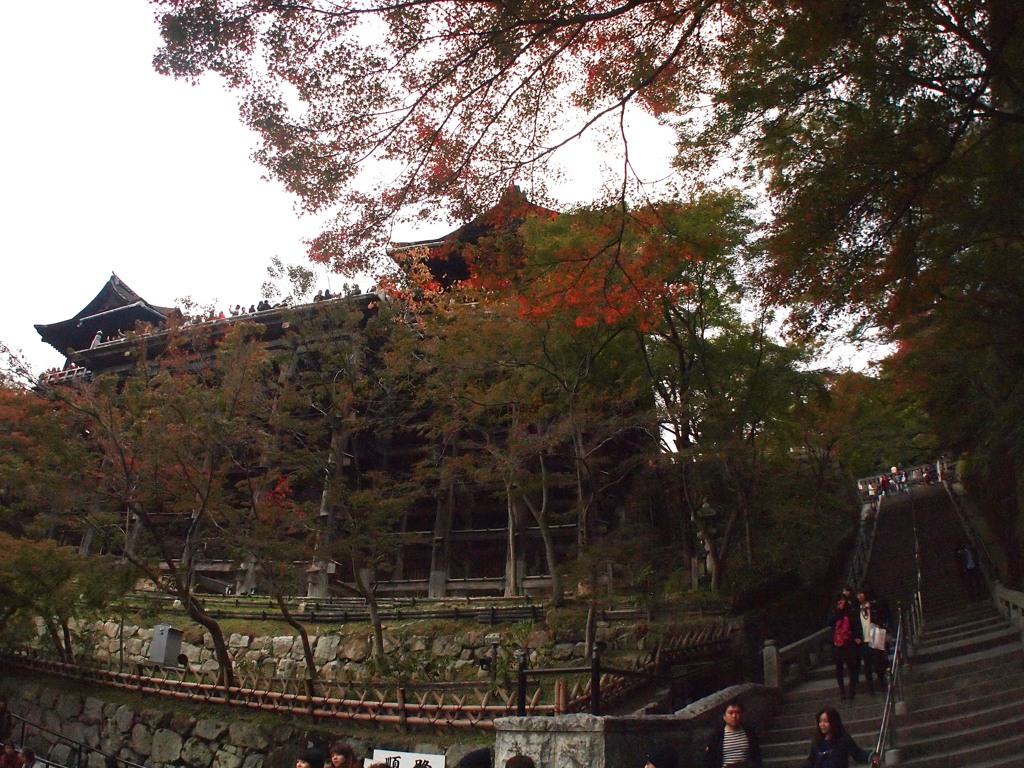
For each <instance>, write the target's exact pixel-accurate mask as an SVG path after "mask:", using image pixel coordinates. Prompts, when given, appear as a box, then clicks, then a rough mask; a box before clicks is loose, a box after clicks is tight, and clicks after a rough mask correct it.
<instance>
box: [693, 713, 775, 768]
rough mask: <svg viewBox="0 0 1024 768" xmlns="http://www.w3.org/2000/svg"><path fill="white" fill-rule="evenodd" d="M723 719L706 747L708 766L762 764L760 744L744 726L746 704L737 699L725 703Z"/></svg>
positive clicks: (728, 767)
mask: <svg viewBox="0 0 1024 768" xmlns="http://www.w3.org/2000/svg"><path fill="white" fill-rule="evenodd" d="M722 722H723V725H722V727H721V728H716V729H715V732H714V734H712V736H711V739H710V741H708V745H707V747H706V748H705V750H704V765H705V766H706V768H761V766H762V762H761V745H760V744H759V743H758V740H757V736H756V735H755V734H754V733H753V731H749V730H747V729H746V728H745V727H744V726H743V704H741V703H740V701H739V700H738V699H733V700H732V701H730V702H729V703H728V704H727V705H726V707H725V713H724V714H723V715H722Z"/></svg>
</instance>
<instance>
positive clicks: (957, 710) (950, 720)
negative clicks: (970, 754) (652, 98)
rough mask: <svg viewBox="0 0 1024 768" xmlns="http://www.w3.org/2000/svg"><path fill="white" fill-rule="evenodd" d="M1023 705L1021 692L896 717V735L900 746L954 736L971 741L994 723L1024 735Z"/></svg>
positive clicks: (1023, 697)
mask: <svg viewBox="0 0 1024 768" xmlns="http://www.w3.org/2000/svg"><path fill="white" fill-rule="evenodd" d="M1022 703H1024V692H1018V694H1017V695H1016V696H1015V697H1006V696H995V697H984V698H983V699H976V700H970V701H963V702H958V703H956V704H949V705H944V706H941V707H931V708H929V709H923V710H915V711H913V712H911V713H908V714H906V715H898V716H897V717H896V733H897V735H898V736H899V740H900V742H901V743H917V742H920V741H927V740H932V739H936V738H941V737H943V736H946V735H954V734H959V735H967V736H970V737H971V738H972V739H973V738H974V737H975V735H976V734H978V733H979V732H980V730H982V729H984V728H987V727H989V726H991V725H992V724H994V723H1004V722H1011V723H1016V724H1017V726H1018V728H1019V729H1020V730H1022V731H1024V715H1022V710H1021V704H1022ZM1012 732H1016V731H1012Z"/></svg>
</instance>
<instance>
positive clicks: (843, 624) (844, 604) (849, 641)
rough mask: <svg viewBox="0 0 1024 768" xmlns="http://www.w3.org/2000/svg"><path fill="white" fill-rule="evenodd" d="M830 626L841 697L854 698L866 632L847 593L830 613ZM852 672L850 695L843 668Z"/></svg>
mask: <svg viewBox="0 0 1024 768" xmlns="http://www.w3.org/2000/svg"><path fill="white" fill-rule="evenodd" d="M828 628H829V631H830V632H831V633H832V638H831V639H832V661H833V662H835V665H836V682H837V683H839V698H841V699H846V698H851V699H852V698H853V697H854V696H856V695H857V676H858V675H859V674H860V644H861V643H862V642H863V641H864V633H863V631H862V630H861V626H860V616H858V615H857V613H856V612H855V611H854V610H853V609H852V608H851V606H850V604H849V602H848V601H847V599H846V596H845V595H840V596H839V597H838V598H837V599H836V606H835V608H833V609H832V612H831V613H830V614H829V615H828ZM844 667H845V668H846V669H847V670H848V671H849V673H850V695H849V697H847V695H846V684H845V683H844V681H843V676H844V675H843V668H844Z"/></svg>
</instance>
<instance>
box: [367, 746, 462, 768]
mask: <svg viewBox="0 0 1024 768" xmlns="http://www.w3.org/2000/svg"><path fill="white" fill-rule="evenodd" d="M374 763H383V764H384V765H386V766H387V767H388V768H444V755H425V754H422V753H420V752H395V751H394V750H390V749H375V750H373V759H372V760H370V759H367V760H364V761H363V766H364V767H367V766H370V765H373V764H374Z"/></svg>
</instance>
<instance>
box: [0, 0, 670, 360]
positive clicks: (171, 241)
mask: <svg viewBox="0 0 1024 768" xmlns="http://www.w3.org/2000/svg"><path fill="white" fill-rule="evenodd" d="M158 44H159V36H158V32H157V26H156V22H155V20H154V18H153V12H152V10H151V8H150V6H149V5H148V3H147V2H146V1H145V0H101V2H94V3H90V2H83V0H50V2H46V3H32V2H28V3H14V4H11V5H9V6H8V7H6V8H5V12H4V20H3V24H2V25H0V93H2V94H3V96H4V99H5V101H4V109H3V119H2V120H0V140H2V144H0V145H2V146H3V147H5V148H6V153H5V156H4V158H3V160H2V173H0V264H2V272H0V275H2V279H0V280H2V282H0V285H2V286H3V289H2V291H0V296H2V299H0V341H2V342H4V343H6V344H7V345H8V346H10V347H11V348H13V349H15V350H20V351H21V352H22V353H23V354H24V356H25V357H26V359H27V360H28V361H29V363H30V364H31V365H32V367H33V369H34V370H35V372H36V373H39V372H40V371H42V370H44V369H46V368H49V367H53V366H57V365H61V364H62V363H63V356H62V355H60V354H58V353H57V352H56V351H55V350H54V349H52V348H51V347H50V346H49V345H47V344H44V343H43V342H42V341H41V340H40V338H39V335H38V334H37V333H36V331H35V328H34V327H33V325H34V324H36V323H54V322H58V321H60V320H65V319H67V318H69V317H71V316H73V315H74V314H75V313H77V312H78V311H79V310H80V309H81V308H82V307H84V306H85V304H86V303H87V302H88V301H90V300H91V299H92V298H93V296H95V295H96V292H97V291H98V290H99V289H100V287H101V286H102V285H103V283H104V282H105V281H106V280H107V278H108V277H109V276H110V273H111V272H116V273H117V275H118V276H119V277H120V278H121V279H122V280H123V281H124V282H125V283H127V284H128V285H129V286H130V287H131V288H132V289H134V290H135V291H136V292H137V293H139V294H140V295H141V296H143V297H144V298H145V299H147V300H148V301H150V302H152V303H154V304H158V305H165V306H166V305H173V304H175V303H176V301H177V300H178V299H180V298H183V297H186V296H189V297H191V298H193V299H195V300H196V301H197V302H199V303H200V304H213V305H215V306H217V307H218V308H220V309H227V308H228V307H229V306H233V305H234V304H237V303H244V304H246V305H248V304H251V303H255V302H256V301H258V299H259V297H260V286H261V284H262V283H263V282H264V281H265V280H266V279H267V272H266V268H267V265H268V264H269V263H270V260H271V258H273V257H274V256H278V257H280V258H281V259H282V260H284V261H285V262H291V263H301V264H308V263H309V262H308V261H307V260H306V258H305V246H304V242H303V241H304V239H306V238H308V237H311V236H313V235H315V234H316V233H317V231H318V225H317V221H316V220H313V219H310V218H305V219H303V218H301V217H300V216H299V215H298V214H297V213H296V212H295V210H294V207H293V200H292V198H291V197H290V196H289V195H288V194H287V193H286V192H285V191H284V189H283V188H282V187H281V186H280V184H278V183H276V182H269V181H266V180H264V179H263V178H262V171H261V169H260V167H259V166H257V165H256V164H255V163H254V162H252V161H251V160H250V158H249V156H250V154H251V152H252V151H253V149H254V148H255V146H256V137H255V135H254V134H252V133H251V132H249V131H248V130H247V129H246V128H245V127H244V126H243V125H242V124H241V123H240V121H239V119H238V112H237V108H236V104H235V99H234V97H233V96H232V95H230V94H229V93H227V92H226V91H225V90H224V89H223V87H222V86H221V85H220V83H219V81H217V80H215V79H213V78H210V79H209V80H207V81H204V82H203V83H202V84H201V85H199V86H191V85H189V84H187V83H184V82H178V81H175V80H173V79H171V78H168V77H163V76H160V75H157V74H156V73H155V72H154V71H153V68H152V65H151V60H152V56H153V54H154V52H155V51H156V49H157V47H158ZM652 137H655V138H652ZM582 151H583V152H587V150H585V149H583V150H582ZM595 154H596V153H595V152H594V150H593V149H592V148H591V149H590V150H589V154H585V155H583V156H581V155H579V154H577V155H576V157H577V158H579V160H576V161H570V162H569V163H567V165H569V167H571V168H572V169H573V173H574V174H575V177H574V178H573V179H572V183H571V184H570V187H571V190H570V189H566V190H562V194H561V195H560V197H563V198H567V199H572V198H577V199H581V200H586V199H588V198H590V197H592V196H594V195H595V192H596V190H597V187H598V186H599V184H600V181H601V169H600V167H599V166H600V165H601V163H600V162H599V161H600V160H608V159H609V158H607V157H603V158H602V157H600V156H595ZM670 154H671V140H670V136H669V135H668V132H667V131H664V132H663V133H662V134H661V135H660V137H658V136H657V133H656V132H655V133H649V134H647V135H646V136H645V140H644V141H642V142H638V143H637V142H634V143H632V144H631V157H632V159H633V160H634V162H636V163H637V164H638V166H639V168H640V170H641V172H643V171H645V170H646V172H647V173H649V174H650V178H658V177H660V176H661V174H663V173H664V171H665V170H666V169H667V168H668V158H669V156H670ZM611 162H612V164H614V162H615V161H614V160H611ZM618 170H619V171H621V167H620V168H619V169H618ZM613 175H614V171H613ZM395 234H396V236H398V237H399V239H416V238H419V237H429V236H433V235H436V234H439V232H435V231H433V229H432V230H431V231H429V232H408V233H397V232H396V233H395ZM318 269H320V284H319V287H325V286H328V285H329V287H331V288H332V289H335V290H336V289H339V288H340V287H341V284H342V282H343V281H342V279H341V278H340V277H339V276H337V275H330V276H329V275H328V274H327V273H326V271H324V270H323V268H318ZM367 282H369V281H368V280H367ZM363 287H364V288H365V287H367V286H366V285H364V286H363Z"/></svg>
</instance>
